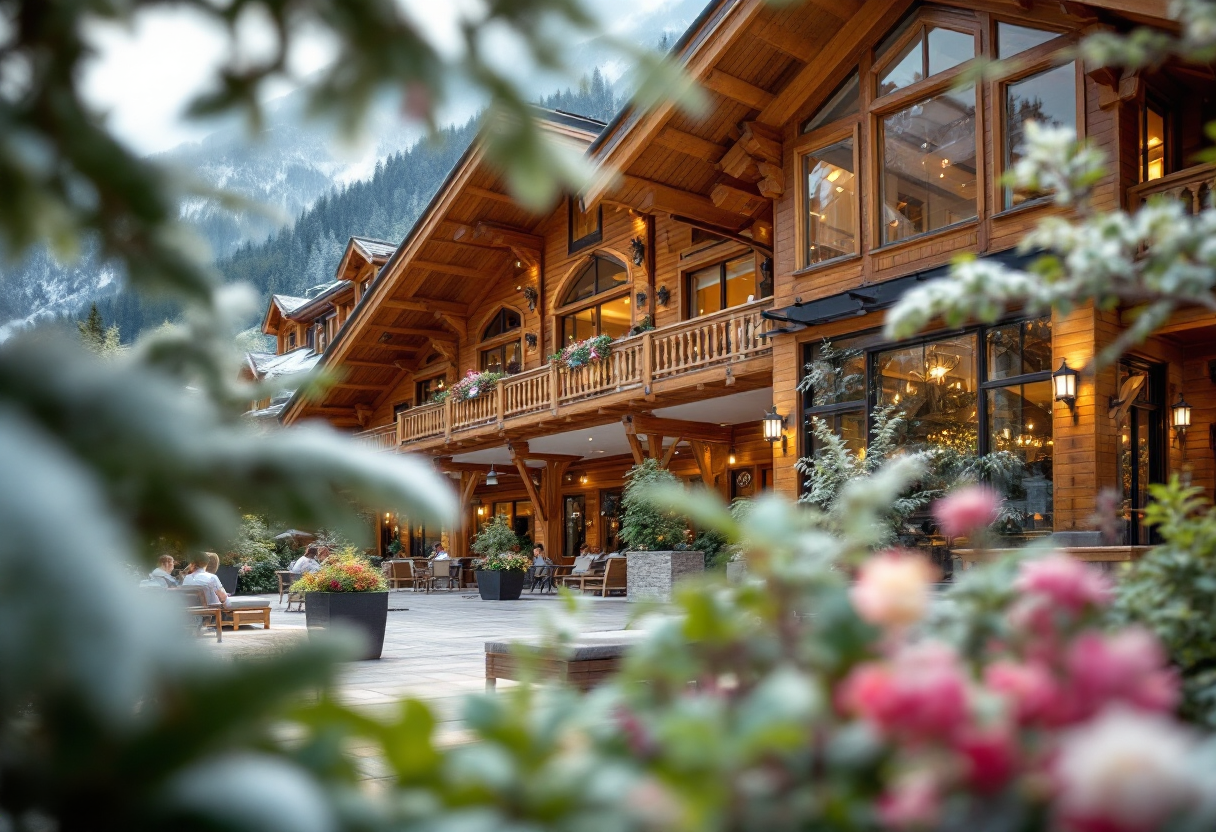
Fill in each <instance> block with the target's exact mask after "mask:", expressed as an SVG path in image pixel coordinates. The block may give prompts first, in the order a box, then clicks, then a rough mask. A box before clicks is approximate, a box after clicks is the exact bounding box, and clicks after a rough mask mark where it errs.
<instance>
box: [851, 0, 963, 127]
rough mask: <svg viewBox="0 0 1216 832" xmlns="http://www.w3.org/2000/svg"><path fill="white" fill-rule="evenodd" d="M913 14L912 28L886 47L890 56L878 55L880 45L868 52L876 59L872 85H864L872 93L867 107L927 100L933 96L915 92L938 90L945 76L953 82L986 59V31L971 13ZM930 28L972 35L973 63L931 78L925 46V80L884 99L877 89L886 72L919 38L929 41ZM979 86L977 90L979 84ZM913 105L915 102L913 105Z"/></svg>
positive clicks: (937, 11) (921, 11)
mask: <svg viewBox="0 0 1216 832" xmlns="http://www.w3.org/2000/svg"><path fill="white" fill-rule="evenodd" d="M914 14H915V17H914V18H913V20H912V23H911V25H909V26H908V28H907V29H906V30H905V31H904V32H903V33H902V34H901V35H900V36H899V37H898V38H896V39H895V40H893V41H892V42H891V43H890V45H889V46H888V47H887V53H886V54H885V55H883V56H882V57H881V58H879V57H878V56H877V55H876V54H875V51H876V50H877V48H878V46H879V44H875V45H874V46H873V47H872V48H871V49H870V50H869V51H870V54H871V55H872V56H873V60H872V64H871V66H870V71H869V75H870V79H871V80H870V81H869V83H867V84H865V86H866V87H868V91H869V93H870V95H869V98H868V103H869V104H870V105H871V106H874V105H879V103H880V102H881V106H883V107H884V108H885V107H886V106H887V99H890V98H896V97H908V98H911V99H918V98H928V97H930V95H928V94H920V93H918V92H916V91H917V90H920V89H921V88H924V87H936V86H938V85H939V84H940V83H941V79H943V78H945V77H946V76H949V77H950V78H951V80H953V79H954V78H955V77H957V76H958V75H959V74H960V71H963V72H965V71H966V70H967V69H968V68H969V67H970V65H971V64H972V63H973V62H974V61H975V59H976V58H980V57H983V56H984V37H983V35H984V32H983V28H984V27H983V23H982V21H981V20H980V19H979V18H978V17H976V16H975V15H973V14H971V13H968V12H956V11H952V10H949V9H940V8H934V9H919V10H917V11H916V12H915V13H914ZM930 28H934V29H949V30H950V31H952V32H958V33H960V34H964V35H966V34H969V35H972V36H973V37H974V39H975V54H974V55H973V56H972V57H971V59H970V60H966V61H963V62H962V63H961V64H958V65H957V66H952V67H950V68H949V69H946V70H943V71H941V72H939V73H937V74H936V75H929V73H928V66H927V64H928V60H929V50H928V46H927V45H926V46H923V47H922V49H923V50H924V54H923V57H922V61H921V67H922V69H923V70H924V72H925V75H924V77H923V78H921V79H920V80H919V81H916V82H915V83H912V84H909V85H908V86H906V87H901V88H899V89H897V90H892V91H891V92H889V93H886V94H885V95H884V94H880V93H879V91H878V90H879V87H878V85H879V83H880V82H881V79H882V74H883V72H885V71H886V70H887V69H888V68H890V66H891V65H892V64H893V63H895V59H896V58H897V57H898V56H899V53H900V52H902V51H903V49H904V47H905V46H907V45H908V44H909V43H911V42H912V41H913V40H917V39H918V38H927V37H928V34H929V29H930ZM976 86H977V87H978V84H977V85H976ZM866 102H867V99H865V98H863V103H866ZM913 103H915V102H914V101H913ZM900 109H903V108H902V107H895V108H894V110H900ZM862 112H863V113H864V112H865V107H863V108H862Z"/></svg>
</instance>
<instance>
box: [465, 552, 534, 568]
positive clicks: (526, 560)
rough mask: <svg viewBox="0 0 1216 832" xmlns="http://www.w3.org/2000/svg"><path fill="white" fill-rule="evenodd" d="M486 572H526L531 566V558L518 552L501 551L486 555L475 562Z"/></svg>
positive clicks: (477, 566)
mask: <svg viewBox="0 0 1216 832" xmlns="http://www.w3.org/2000/svg"><path fill="white" fill-rule="evenodd" d="M475 565H476V568H477V569H480V570H483V571H486V572H527V571H528V570H529V569H531V568H532V558H530V557H528V556H527V555H521V554H519V553H512V552H503V553H501V554H497V555H487V556H486V557H484V558H482V559H481V560H480V561H477V563H476V564H475Z"/></svg>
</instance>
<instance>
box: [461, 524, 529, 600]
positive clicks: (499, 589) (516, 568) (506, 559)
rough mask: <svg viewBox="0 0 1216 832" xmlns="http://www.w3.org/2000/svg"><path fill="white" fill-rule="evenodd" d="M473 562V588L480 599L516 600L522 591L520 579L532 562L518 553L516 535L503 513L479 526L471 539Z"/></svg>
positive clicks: (522, 581)
mask: <svg viewBox="0 0 1216 832" xmlns="http://www.w3.org/2000/svg"><path fill="white" fill-rule="evenodd" d="M473 552H474V554H477V555H480V556H481V558H482V560H481V561H480V562H479V563H478V564H477V567H476V570H477V571H476V572H475V573H474V574H476V575H477V591H478V592H479V593H481V600H483V601H516V600H518V599H519V595H520V593H521V592H523V590H524V578H525V577H526V576H527V574H528V568H529V567H530V566H531V565H532V561H531V560H530V559H529V558H528V557H527V556H526V555H521V554H519V537H518V536H517V535H516V534H515V532H514V531H513V530H512V529H511V527H510V525H508V524H507V518H506V517H504V516H503V515H501V514H500V515H498V516H496V517H495V518H494V519H493V520H491V521H490V522H489V523H486V524H485V526H483V527H482V529H481V531H480V532H478V533H477V537H476V538H474V540H473Z"/></svg>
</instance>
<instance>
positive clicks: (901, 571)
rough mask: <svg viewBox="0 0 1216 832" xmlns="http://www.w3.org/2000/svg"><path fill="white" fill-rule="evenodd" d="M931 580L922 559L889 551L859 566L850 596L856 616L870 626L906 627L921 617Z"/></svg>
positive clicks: (928, 568) (909, 553) (930, 571)
mask: <svg viewBox="0 0 1216 832" xmlns="http://www.w3.org/2000/svg"><path fill="white" fill-rule="evenodd" d="M934 577H935V574H934V569H933V567H932V566H930V564H929V562H928V561H927V560H925V559H924V558H922V557H920V556H919V555H917V554H915V553H912V552H901V551H897V550H889V551H886V552H881V553H879V554H877V555H874V556H873V557H871V558H870V559H869V560H867V561H866V562H865V563H864V564H862V566H861V570H860V572H859V573H858V576H857V583H856V584H854V585H853V587H852V588H851V589H850V590H849V597H850V598H851V599H852V601H853V606H854V608H856V610H857V614H858V615H859V616H861V617H862V618H863V619H865V620H866V621H868V622H870V623H871V624H877V625H878V626H880V627H892V628H899V627H905V626H907V625H909V624H915V623H916V622H917V621H919V620H920V619H921V618H922V617H923V616H924V614H925V610H926V609H927V608H928V606H929V599H930V591H929V586H930V584H931V583H932V581H933V578H934Z"/></svg>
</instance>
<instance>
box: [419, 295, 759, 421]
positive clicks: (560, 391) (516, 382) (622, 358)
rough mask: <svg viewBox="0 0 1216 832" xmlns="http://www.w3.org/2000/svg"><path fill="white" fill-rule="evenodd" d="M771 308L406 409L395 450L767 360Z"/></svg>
mask: <svg viewBox="0 0 1216 832" xmlns="http://www.w3.org/2000/svg"><path fill="white" fill-rule="evenodd" d="M771 305H772V301H771V300H759V301H755V302H753V303H749V304H745V305H743V306H737V307H734V308H732V309H726V310H723V311H722V312H717V313H715V314H713V315H706V316H704V317H701V318H695V319H693V320H691V321H684V322H682V323H679V324H674V325H672V326H667V327H662V328H660V329H652V330H650V331H649V332H644V333H642V334H641V335H634V336H632V337H629V338H622V339H620V340H618V341H616V342H614V343H613V345H612V353H611V354H610V355H609V356H608V358H607V359H605V360H604V361H598V362H596V363H594V364H591V365H588V366H586V367H579V368H578V369H575V370H560V369H559V368H558V367H557V366H556V365H554V364H546V365H544V366H543V367H537V368H536V369H534V370H528V371H527V372H525V373H519V374H517V375H513V376H510V377H508V378H505V379H503V380H502V381H500V382H498V385H497V387H496V388H495V389H494V390H492V391H490V392H489V393H486V394H483V395H481V396H478V397H477V398H475V399H469V400H468V401H463V402H453V401H451V400H448V401H444V402H441V403H437V404H428V405H423V406H421V407H414V408H411V409H409V410H406V411H403V412H402V413H400V414H399V415H398V416H397V441H398V444H405V443H408V442H418V441H420V440H423V439H433V438H435V437H438V436H446V437H451V435H452V434H453V433H455V432H458V431H462V430H470V429H474V428H478V427H482V426H485V425H501V424H502V423H503V422H504V421H506V420H507V419H513V418H515V417H518V416H526V415H529V414H535V413H542V412H544V411H546V410H547V411H549V412H551V413H553V414H557V413H558V412H559V411H560V410H561V409H562V408H563V407H567V406H569V405H572V404H575V403H577V402H580V401H585V400H589V399H595V398H599V397H601V396H606V395H608V394H610V393H619V392H623V391H626V390H631V389H636V390H638V391H639V392H641V393H642V394H643V395H645V393H647V392H649V389H650V387H651V385H652V383H654V382H658V381H664V380H666V379H673V378H677V377H679V376H681V375H684V374H686V373H691V372H694V371H696V370H701V369H705V368H708V367H714V366H718V365H723V364H728V363H731V362H735V361H742V360H744V359H747V358H751V357H753V356H757V355H761V354H764V353H767V352H768V351H769V350H770V347H769V345H768V342H767V341H766V340H765V339H764V338H762V337H761V334H762V333H764V332H766V331H767V330H768V329H769V328H770V324H769V322H768V321H766V320H764V318H762V317H761V315H760V313H761V312H762V311H764V310H765V309H767V308H769V307H770V306H771Z"/></svg>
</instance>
